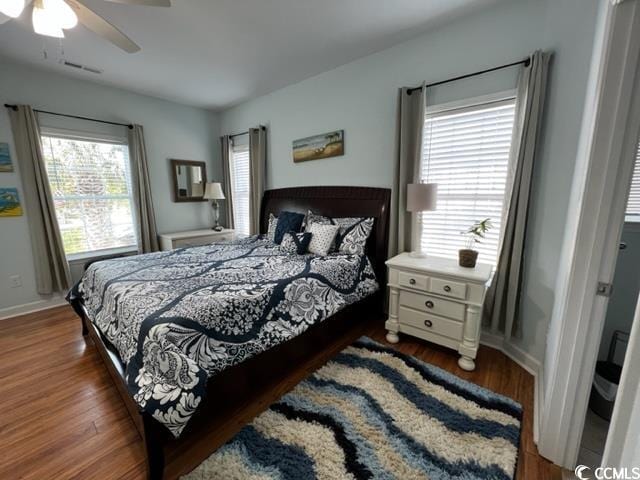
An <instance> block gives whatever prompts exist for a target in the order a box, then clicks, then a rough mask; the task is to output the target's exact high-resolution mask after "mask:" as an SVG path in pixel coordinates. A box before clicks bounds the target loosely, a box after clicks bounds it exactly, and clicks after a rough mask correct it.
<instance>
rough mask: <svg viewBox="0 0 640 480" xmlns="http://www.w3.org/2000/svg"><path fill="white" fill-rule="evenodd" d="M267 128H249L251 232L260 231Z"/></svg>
mask: <svg viewBox="0 0 640 480" xmlns="http://www.w3.org/2000/svg"><path fill="white" fill-rule="evenodd" d="M266 169H267V129H266V128H265V127H257V128H251V129H249V233H250V234H251V235H255V234H257V233H260V204H261V203H262V194H263V193H264V186H265V183H266Z"/></svg>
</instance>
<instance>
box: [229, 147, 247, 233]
mask: <svg viewBox="0 0 640 480" xmlns="http://www.w3.org/2000/svg"><path fill="white" fill-rule="evenodd" d="M230 171H231V188H232V189H233V224H234V228H235V231H236V233H238V234H241V235H249V233H250V229H249V145H234V146H233V148H232V151H231V168H230Z"/></svg>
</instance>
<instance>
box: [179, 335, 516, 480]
mask: <svg viewBox="0 0 640 480" xmlns="http://www.w3.org/2000/svg"><path fill="white" fill-rule="evenodd" d="M521 419H522V407H521V406H520V405H519V404H518V403H516V402H515V401H513V400H511V399H509V398H507V397H504V396H501V395H498V394H496V393H494V392H491V391H489V390H486V389H483V388H480V387H478V386H477V385H474V384H472V383H469V382H466V381H464V380H462V379H460V378H458V377H456V376H454V375H451V374H449V373H447V372H445V371H443V370H441V369H439V368H436V367H434V366H432V365H429V364H427V363H424V362H421V361H419V360H417V359H415V358H413V357H411V356H408V355H404V354H402V353H399V352H397V351H396V350H394V349H392V348H387V347H385V346H383V345H380V344H379V343H376V342H374V341H373V340H371V339H369V338H366V337H362V338H360V339H359V340H357V341H356V342H355V343H354V344H353V345H351V346H350V347H347V348H346V349H345V350H343V351H342V352H341V353H339V354H338V355H337V356H336V357H334V358H333V359H332V360H331V361H330V362H329V363H327V364H326V365H324V366H323V367H322V368H320V369H319V370H317V371H316V372H315V373H314V374H313V375H311V376H310V377H309V378H307V379H306V380H304V381H303V382H302V383H300V384H298V385H297V386H296V387H295V388H294V389H293V390H292V391H291V392H289V393H288V394H286V395H285V396H284V397H282V398H281V399H280V400H279V401H278V402H276V403H274V404H273V405H271V406H270V407H269V409H268V410H266V411H265V412H263V413H262V414H260V415H259V416H258V417H256V418H255V419H254V420H253V422H252V423H251V424H249V425H247V426H246V427H244V428H243V429H242V430H241V431H240V432H239V433H238V434H237V435H236V436H235V437H234V438H233V439H232V440H231V441H229V442H228V443H226V444H225V445H223V446H222V447H221V448H220V449H218V450H217V451H216V452H215V453H214V454H212V455H211V456H210V457H209V458H208V459H207V460H205V461H204V462H203V463H202V464H201V465H200V466H198V467H197V468H196V469H195V470H194V471H193V472H191V473H190V474H188V475H187V476H185V477H182V478H183V480H196V479H197V480H204V479H207V480H211V479H216V480H218V479H220V480H222V479H224V480H241V479H242V480H246V479H249V480H267V479H268V480H272V479H273V480H275V479H278V480H280V479H282V480H294V479H295V480H300V479H305V480H306V479H322V480H324V479H327V480H328V479H331V480H334V479H369V478H371V479H403V480H405V479H419V478H420V479H426V478H428V479H433V480H435V479H465V480H471V479H506V480H508V479H512V478H513V477H514V474H515V469H516V459H517V453H518V444H519V439H520V422H521Z"/></svg>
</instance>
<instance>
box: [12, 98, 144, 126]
mask: <svg viewBox="0 0 640 480" xmlns="http://www.w3.org/2000/svg"><path fill="white" fill-rule="evenodd" d="M4 106H5V107H7V108H10V109H11V110H13V111H16V110H18V106H17V105H10V104H8V103H5V104H4ZM33 111H34V112H36V113H45V114H47V115H55V116H57V117H67V118H77V119H78V120H88V121H90V122H97V123H106V124H108V125H119V126H121V127H127V128H128V129H129V130H131V129H133V125H132V124H130V123H118V122H110V121H108V120H99V119H97V118H90V117H81V116H79V115H68V114H66V113H56V112H48V111H46V110H36V109H34V110H33Z"/></svg>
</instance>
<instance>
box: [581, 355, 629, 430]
mask: <svg viewBox="0 0 640 480" xmlns="http://www.w3.org/2000/svg"><path fill="white" fill-rule="evenodd" d="M621 373H622V367H621V366H620V365H616V364H615V363H613V362H611V361H604V360H603V361H599V362H598V363H597V364H596V373H595V375H594V376H593V385H592V386H591V397H590V398H589V408H590V409H591V410H593V412H594V413H596V414H597V415H598V416H600V417H602V418H604V419H605V420H611V414H612V413H613V406H614V404H615V401H616V394H617V393H618V385H619V384H620V374H621Z"/></svg>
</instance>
